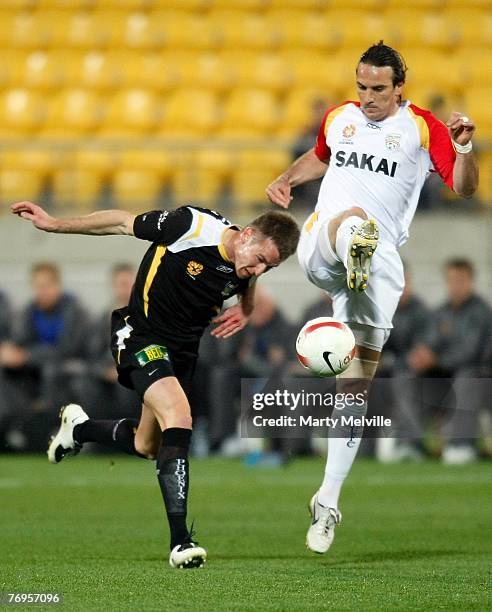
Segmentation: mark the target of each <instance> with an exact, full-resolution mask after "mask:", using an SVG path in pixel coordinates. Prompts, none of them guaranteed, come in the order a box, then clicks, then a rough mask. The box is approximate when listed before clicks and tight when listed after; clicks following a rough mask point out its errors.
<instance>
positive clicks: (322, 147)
mask: <svg viewBox="0 0 492 612" xmlns="http://www.w3.org/2000/svg"><path fill="white" fill-rule="evenodd" d="M345 104H355V105H356V106H360V103H359V102H352V101H351V100H346V101H345V102H342V103H341V104H337V105H336V106H332V107H331V108H329V109H328V110H327V111H326V113H325V116H324V117H323V121H322V122H321V126H320V128H319V132H318V137H317V138H316V144H315V146H314V152H315V153H316V157H318V158H319V159H320V160H321V161H322V162H324V163H325V164H327V163H328V162H329V161H330V156H331V149H330V147H329V146H328V145H327V144H326V134H325V126H326V120H327V119H328V116H329V115H330V114H331V113H332V112H333V111H334V110H335V109H337V108H340V106H345Z"/></svg>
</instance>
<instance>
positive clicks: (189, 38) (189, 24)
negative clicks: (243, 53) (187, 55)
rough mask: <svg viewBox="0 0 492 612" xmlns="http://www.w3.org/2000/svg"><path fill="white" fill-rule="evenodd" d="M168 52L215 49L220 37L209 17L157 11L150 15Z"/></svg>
mask: <svg viewBox="0 0 492 612" xmlns="http://www.w3.org/2000/svg"><path fill="white" fill-rule="evenodd" d="M150 18H151V20H152V22H153V23H154V24H155V27H156V29H157V31H158V32H159V35H160V34H161V32H162V39H163V42H162V47H163V48H164V49H166V50H171V51H174V50H177V49H184V50H191V49H213V48H216V47H217V45H218V44H219V42H220V36H219V33H218V32H217V30H216V28H215V26H214V25H213V24H212V22H211V20H210V19H209V17H208V16H206V15H203V14H201V13H194V12H186V11H176V10H155V11H152V12H151V13H150Z"/></svg>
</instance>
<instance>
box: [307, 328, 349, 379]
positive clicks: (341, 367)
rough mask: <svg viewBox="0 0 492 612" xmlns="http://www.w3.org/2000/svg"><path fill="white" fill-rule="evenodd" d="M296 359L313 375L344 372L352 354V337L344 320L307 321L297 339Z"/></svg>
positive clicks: (329, 374)
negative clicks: (342, 321)
mask: <svg viewBox="0 0 492 612" xmlns="http://www.w3.org/2000/svg"><path fill="white" fill-rule="evenodd" d="M296 351H297V358H298V359H299V361H300V362H301V364H302V365H303V366H304V367H305V368H307V369H308V370H309V371H310V372H311V373H312V374H314V375H315V376H336V375H337V374H341V373H342V372H344V371H345V370H346V369H347V368H348V367H349V365H350V362H351V361H352V359H353V358H354V355H355V338H354V334H353V333H352V330H351V329H350V327H349V326H348V325H345V323H341V322H340V321H337V320H336V319H333V318H332V317H318V318H317V319H312V320H311V321H308V322H307V323H306V324H305V325H304V327H303V328H302V329H301V331H300V332H299V335H298V336H297V340H296Z"/></svg>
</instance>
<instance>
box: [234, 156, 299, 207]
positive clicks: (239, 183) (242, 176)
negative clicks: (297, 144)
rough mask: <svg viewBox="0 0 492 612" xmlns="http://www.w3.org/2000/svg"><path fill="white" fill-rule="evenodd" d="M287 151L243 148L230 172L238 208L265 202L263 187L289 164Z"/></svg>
mask: <svg viewBox="0 0 492 612" xmlns="http://www.w3.org/2000/svg"><path fill="white" fill-rule="evenodd" d="M290 162H291V159H290V155H289V153H288V151H284V150H278V151H277V150H262V149H252V150H244V151H242V152H241V153H240V154H239V159H238V163H237V166H236V168H235V169H234V171H233V173H232V191H233V194H234V199H235V201H236V202H237V204H238V205H239V207H240V208H243V209H246V208H249V207H252V206H254V205H256V204H263V205H265V204H266V203H267V197H266V194H265V189H266V187H267V185H268V184H269V183H271V181H272V180H273V179H274V178H275V177H277V176H278V175H279V174H280V173H281V172H282V171H284V170H285V168H287V167H288V165H289V164H290Z"/></svg>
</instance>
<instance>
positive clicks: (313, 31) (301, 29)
mask: <svg viewBox="0 0 492 612" xmlns="http://www.w3.org/2000/svg"><path fill="white" fill-rule="evenodd" d="M265 19H266V24H267V28H268V29H269V30H271V31H272V32H274V34H275V42H276V43H277V44H280V45H282V46H283V47H284V48H288V49H290V48H292V47H302V48H306V49H314V48H320V49H327V48H333V47H336V46H337V45H339V44H340V42H341V39H340V36H339V35H338V33H337V31H336V29H335V27H334V24H333V23H332V22H331V20H330V19H329V18H328V17H327V15H326V14H325V13H323V12H319V11H318V12H315V11H304V10H292V9H291V10H289V9H286V8H283V9H278V10H271V11H268V12H267V13H266V16H265Z"/></svg>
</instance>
